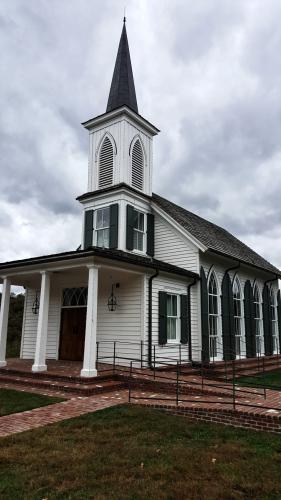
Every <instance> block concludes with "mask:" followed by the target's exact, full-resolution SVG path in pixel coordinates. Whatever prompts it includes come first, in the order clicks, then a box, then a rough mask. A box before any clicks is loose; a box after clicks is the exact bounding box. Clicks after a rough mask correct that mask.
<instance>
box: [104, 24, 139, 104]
mask: <svg viewBox="0 0 281 500" xmlns="http://www.w3.org/2000/svg"><path fill="white" fill-rule="evenodd" d="M123 105H126V106H128V107H129V108H131V109H132V110H133V111H135V113H138V104H137V97H136V91H135V84H134V77H133V70H132V65H131V58H130V50H129V44H128V38H127V32H126V24H125V22H124V25H123V30H122V34H121V38H120V43H119V48H118V53H117V58H116V62H115V67H114V72H113V77H112V82H111V87H110V92H109V97H108V103H107V108H106V111H107V112H108V111H113V110H114V109H116V108H119V107H120V106H123Z"/></svg>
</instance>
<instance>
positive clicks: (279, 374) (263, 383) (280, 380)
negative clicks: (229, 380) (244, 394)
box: [236, 370, 281, 390]
mask: <svg viewBox="0 0 281 500" xmlns="http://www.w3.org/2000/svg"><path fill="white" fill-rule="evenodd" d="M236 380H237V382H238V383H239V384H240V385H244V386H250V387H266V388H268V389H277V390H278V389H279V390H281V370H276V371H274V372H265V374H264V375H262V374H260V375H257V376H255V377H250V376H248V377H247V376H243V377H239V378H238V379H236Z"/></svg>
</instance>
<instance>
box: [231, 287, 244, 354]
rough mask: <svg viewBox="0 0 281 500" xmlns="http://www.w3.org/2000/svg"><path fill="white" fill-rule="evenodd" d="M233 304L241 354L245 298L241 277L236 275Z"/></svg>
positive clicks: (237, 352) (236, 339) (238, 348)
mask: <svg viewBox="0 0 281 500" xmlns="http://www.w3.org/2000/svg"><path fill="white" fill-rule="evenodd" d="M233 306H234V334H235V351H236V356H240V354H241V342H242V333H243V331H242V317H243V313H242V310H243V300H242V293H241V286H240V282H239V279H238V278H237V277H236V278H235V280H234V282H233Z"/></svg>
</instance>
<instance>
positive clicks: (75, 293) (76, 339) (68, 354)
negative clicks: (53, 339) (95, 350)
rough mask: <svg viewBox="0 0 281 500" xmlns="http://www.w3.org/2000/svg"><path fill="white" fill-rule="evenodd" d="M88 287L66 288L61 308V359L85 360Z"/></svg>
mask: <svg viewBox="0 0 281 500" xmlns="http://www.w3.org/2000/svg"><path fill="white" fill-rule="evenodd" d="M87 292H88V290H87V288H84V287H83V288H65V289H64V290H63V300H62V309H61V329H60V348H59V359H62V360H68V361H83V357H84V343H85V329H86V313H87Z"/></svg>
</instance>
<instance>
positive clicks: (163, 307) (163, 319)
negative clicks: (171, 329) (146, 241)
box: [159, 292, 167, 345]
mask: <svg viewBox="0 0 281 500" xmlns="http://www.w3.org/2000/svg"><path fill="white" fill-rule="evenodd" d="M166 343H167V294H166V292H159V344H160V345H163V344H166Z"/></svg>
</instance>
